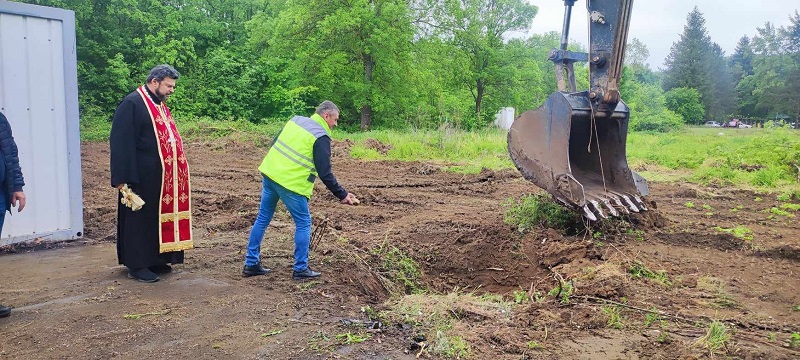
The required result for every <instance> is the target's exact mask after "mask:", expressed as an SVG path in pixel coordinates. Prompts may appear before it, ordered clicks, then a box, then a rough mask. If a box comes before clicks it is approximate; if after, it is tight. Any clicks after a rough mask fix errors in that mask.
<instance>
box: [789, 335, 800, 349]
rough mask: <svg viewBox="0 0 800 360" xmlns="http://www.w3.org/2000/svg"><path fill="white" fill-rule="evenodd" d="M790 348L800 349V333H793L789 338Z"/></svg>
mask: <svg viewBox="0 0 800 360" xmlns="http://www.w3.org/2000/svg"><path fill="white" fill-rule="evenodd" d="M789 347H793V348H800V333H796V332H793V333H792V335H791V336H789Z"/></svg>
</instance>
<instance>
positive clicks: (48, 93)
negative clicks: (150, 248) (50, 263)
mask: <svg viewBox="0 0 800 360" xmlns="http://www.w3.org/2000/svg"><path fill="white" fill-rule="evenodd" d="M0 111H2V112H3V114H5V115H6V117H7V118H8V120H9V122H10V123H11V128H12V131H13V133H14V139H15V140H16V143H17V146H18V147H19V158H20V165H21V166H22V173H23V175H24V177H25V187H24V191H25V195H26V199H27V205H26V206H25V210H23V211H22V212H20V213H17V212H16V209H12V210H11V214H8V213H7V214H6V220H5V226H4V227H3V229H2V235H1V237H0V245H6V244H11V243H17V242H22V241H28V240H33V239H42V240H44V241H55V240H69V239H75V238H79V237H81V236H82V235H83V214H82V210H83V206H82V189H81V176H80V169H81V165H80V139H79V131H80V128H79V120H78V109H77V65H76V56H75V20H74V13H73V12H72V11H68V10H62V9H55V8H47V7H42V6H35V5H29V4H20V3H10V2H5V1H0Z"/></svg>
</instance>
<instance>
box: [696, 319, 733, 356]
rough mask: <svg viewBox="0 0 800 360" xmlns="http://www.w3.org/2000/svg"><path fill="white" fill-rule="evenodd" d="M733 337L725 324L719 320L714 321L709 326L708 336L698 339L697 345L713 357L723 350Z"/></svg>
mask: <svg viewBox="0 0 800 360" xmlns="http://www.w3.org/2000/svg"><path fill="white" fill-rule="evenodd" d="M730 338H731V335H730V334H729V333H728V328H727V327H725V324H723V323H722V322H720V321H718V320H714V321H712V322H711V324H709V326H708V330H707V331H706V334H705V335H704V336H703V337H701V338H699V339H697V341H696V342H695V344H697V345H699V346H702V347H704V348H706V349H708V351H709V352H710V353H711V354H712V355H713V354H714V352H716V351H718V350H720V349H722V348H724V347H725V345H726V344H727V343H728V341H729V340H730Z"/></svg>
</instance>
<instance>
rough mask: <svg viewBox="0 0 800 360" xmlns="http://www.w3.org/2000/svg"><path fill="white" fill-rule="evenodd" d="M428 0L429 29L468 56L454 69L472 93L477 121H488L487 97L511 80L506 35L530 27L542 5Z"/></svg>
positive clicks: (517, 1) (511, 1)
mask: <svg viewBox="0 0 800 360" xmlns="http://www.w3.org/2000/svg"><path fill="white" fill-rule="evenodd" d="M428 4H429V7H428V8H429V9H430V11H428V12H427V13H426V14H423V19H424V20H423V22H424V23H425V24H426V25H427V27H426V29H428V30H430V31H431V32H432V33H433V34H435V35H437V36H440V37H442V38H445V39H448V40H450V41H452V43H453V44H454V45H455V47H456V49H458V52H457V53H456V54H453V55H455V56H460V57H464V58H465V59H466V60H467V67H466V68H457V69H452V70H454V71H455V72H456V74H457V78H458V79H459V80H460V81H461V82H462V83H463V84H464V86H465V87H466V88H467V89H469V91H470V93H471V94H472V97H473V99H474V102H475V107H474V111H475V118H476V121H478V123H481V122H484V116H482V106H483V101H484V99H485V98H486V97H487V96H491V94H492V92H493V91H498V89H505V88H506V87H505V85H507V84H508V80H509V72H508V69H509V67H508V66H509V64H508V61H509V58H508V57H504V56H507V54H508V53H507V52H504V51H503V49H504V47H505V46H506V43H505V41H504V38H505V36H507V35H508V34H509V33H510V32H512V31H521V30H525V29H527V28H529V27H530V24H531V21H532V20H533V18H534V17H535V16H536V13H537V12H538V8H537V7H536V6H533V5H530V4H528V3H527V2H525V1H523V0H445V1H441V2H438V1H434V2H429V3H428ZM492 110H497V109H496V108H495V109H492ZM486 118H488V117H486Z"/></svg>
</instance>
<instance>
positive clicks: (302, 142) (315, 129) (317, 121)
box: [258, 114, 330, 198]
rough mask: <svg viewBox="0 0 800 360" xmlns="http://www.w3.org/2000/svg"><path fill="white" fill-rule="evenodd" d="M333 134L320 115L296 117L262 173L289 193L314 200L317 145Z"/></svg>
mask: <svg viewBox="0 0 800 360" xmlns="http://www.w3.org/2000/svg"><path fill="white" fill-rule="evenodd" d="M325 135H330V127H329V126H328V123H326V122H325V119H323V118H322V116H320V115H319V114H314V115H312V116H311V117H310V118H307V117H305V116H295V117H293V118H292V119H291V120H289V121H288V122H287V123H286V125H285V126H284V127H283V130H281V132H280V134H279V135H278V138H277V139H276V140H275V143H274V144H273V145H272V148H270V150H269V152H268V153H267V155H266V156H265V157H264V160H263V161H261V166H259V167H258V170H259V171H261V173H262V174H264V175H266V176H267V177H269V178H270V179H272V181H274V182H276V183H278V184H279V185H281V186H283V187H285V188H286V189H288V190H289V191H292V192H295V193H298V194H300V195H303V196H305V197H307V198H311V193H312V192H313V191H314V180H316V178H317V170H316V169H315V168H314V142H315V141H317V139H318V138H319V137H321V136H325Z"/></svg>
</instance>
